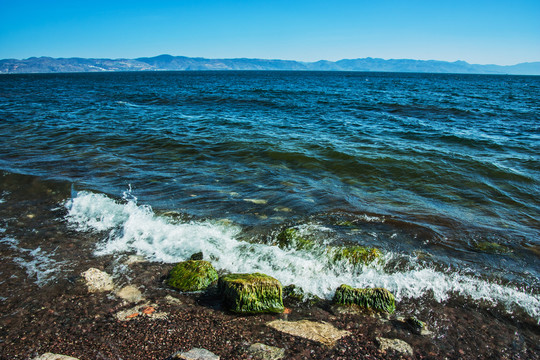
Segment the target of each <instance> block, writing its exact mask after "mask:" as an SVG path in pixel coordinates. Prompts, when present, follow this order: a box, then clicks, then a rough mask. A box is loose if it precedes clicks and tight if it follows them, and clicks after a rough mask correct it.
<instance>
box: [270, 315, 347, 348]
mask: <svg viewBox="0 0 540 360" xmlns="http://www.w3.org/2000/svg"><path fill="white" fill-rule="evenodd" d="M266 325H268V326H270V327H271V328H273V329H276V330H278V331H281V332H284V333H287V334H290V335H294V336H299V337H302V338H305V339H309V340H313V341H317V342H319V343H322V344H324V345H327V346H333V345H334V344H335V343H336V341H338V340H339V339H341V338H342V337H344V336H348V335H350V332H349V331H346V330H338V329H336V328H335V327H334V326H332V325H331V324H328V323H324V322H322V323H321V322H314V321H309V320H300V321H283V320H275V321H272V322H269V323H268V324H266Z"/></svg>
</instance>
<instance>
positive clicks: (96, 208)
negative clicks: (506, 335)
mask: <svg viewBox="0 0 540 360" xmlns="http://www.w3.org/2000/svg"><path fill="white" fill-rule="evenodd" d="M125 195H126V194H125ZM66 207H67V209H68V214H67V220H68V222H69V223H70V224H71V226H73V227H74V228H76V229H77V230H79V231H100V232H104V233H105V237H104V239H103V241H102V242H101V243H99V244H98V246H97V248H96V254H97V255H105V254H123V253H132V252H135V253H137V254H138V255H143V256H145V257H146V258H147V259H149V260H152V261H161V262H166V263H173V262H178V261H183V260H187V259H189V258H190V256H191V255H192V254H194V253H197V252H203V254H204V258H205V259H206V260H209V261H211V262H212V264H213V265H214V266H215V267H216V268H217V269H220V270H224V271H230V272H241V273H243V272H263V273H266V274H268V275H271V276H274V277H275V278H277V279H278V280H280V281H281V283H282V284H283V285H288V284H295V285H297V286H299V287H301V288H302V289H303V290H304V291H306V292H309V293H312V294H315V295H318V296H320V297H324V298H331V297H332V295H333V293H334V291H335V289H336V288H337V287H338V286H339V285H341V284H344V283H345V284H349V285H351V286H354V287H385V288H387V289H389V290H390V291H392V292H393V293H394V295H395V296H396V299H398V300H400V299H404V298H419V297H422V296H424V295H426V294H432V296H433V297H434V299H435V300H437V301H439V302H442V301H446V300H447V299H449V298H450V297H451V296H464V297H468V298H471V299H472V300H474V301H483V302H488V303H491V304H492V305H497V304H502V305H504V306H505V307H506V309H507V310H508V311H513V310H515V309H517V308H521V309H523V310H525V311H526V312H527V313H528V314H529V315H530V316H532V317H533V318H535V320H536V321H540V298H539V296H538V295H537V294H533V293H530V292H529V291H528V290H527V289H520V288H514V287H511V286H507V285H501V284H497V283H494V282H490V281H486V280H483V279H479V278H476V277H473V276H471V275H466V274H462V273H460V272H459V271H455V270H448V271H446V272H444V271H441V270H436V269H434V268H433V267H430V266H428V265H422V264H420V263H419V262H417V261H416V259H415V258H414V257H411V256H408V255H401V254H397V253H387V254H385V256H384V258H383V261H382V262H374V263H372V264H369V265H362V266H354V265H352V264H350V263H348V262H335V261H332V260H330V259H328V258H327V257H323V256H321V254H320V253H316V252H310V251H307V250H292V249H281V248H279V247H277V246H271V245H268V244H260V243H251V242H246V241H242V240H239V239H240V236H239V235H240V234H241V232H242V229H241V228H240V227H239V226H236V225H234V224H231V223H230V222H227V221H178V220H177V219H174V218H170V217H167V216H159V215H157V214H156V213H155V212H154V211H153V210H152V208H151V207H150V206H146V205H138V204H137V203H136V198H134V197H133V196H125V199H124V201H116V200H113V199H111V198H109V197H107V196H105V195H103V194H97V193H92V192H86V191H82V192H79V193H77V194H76V196H75V197H73V198H72V199H71V200H69V201H68V202H67V203H66ZM303 231H306V229H305V228H304V229H303ZM396 258H406V259H407V261H408V263H409V265H408V266H407V268H406V269H405V270H401V271H396V270H395V269H391V267H390V266H385V265H388V264H389V263H390V262H391V261H394V260H396Z"/></svg>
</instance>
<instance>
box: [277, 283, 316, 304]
mask: <svg viewBox="0 0 540 360" xmlns="http://www.w3.org/2000/svg"><path fill="white" fill-rule="evenodd" d="M283 297H284V298H285V299H288V300H289V301H291V300H292V301H294V302H296V303H304V304H307V305H309V306H313V305H315V304H317V303H319V302H321V301H322V299H321V298H320V297H318V296H316V295H313V294H310V293H305V292H304V290H302V288H300V287H298V286H296V285H287V286H285V287H284V288H283Z"/></svg>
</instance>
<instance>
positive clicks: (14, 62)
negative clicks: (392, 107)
mask: <svg viewBox="0 0 540 360" xmlns="http://www.w3.org/2000/svg"><path fill="white" fill-rule="evenodd" d="M235 70H236V71H351V72H397V73H433V74H491V75H540V62H528V63H520V64H516V65H507V66H502V65H478V64H469V63H467V62H465V61H455V62H447V61H438V60H411V59H389V60H385V59H376V58H362V59H343V60H338V61H326V60H320V61H316V62H301V61H295V60H276V59H274V60H267V59H245V58H236V59H206V58H193V57H185V56H171V55H159V56H155V57H142V58H136V59H93V58H51V57H39V58H38V57H31V58H28V59H22V60H18V59H3V60H0V74H36V73H88V72H139V71H235Z"/></svg>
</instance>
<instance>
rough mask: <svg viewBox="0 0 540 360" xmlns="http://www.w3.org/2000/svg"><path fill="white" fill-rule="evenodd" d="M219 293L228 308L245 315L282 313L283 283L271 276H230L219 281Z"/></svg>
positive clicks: (256, 274)
mask: <svg viewBox="0 0 540 360" xmlns="http://www.w3.org/2000/svg"><path fill="white" fill-rule="evenodd" d="M219 291H220V293H221V294H222V295H223V300H224V302H225V305H226V306H227V308H228V309H229V310H231V311H233V312H237V313H244V314H258V313H266V312H270V313H282V312H283V310H284V307H283V298H282V293H283V290H282V287H281V283H280V282H279V281H278V280H277V279H274V278H273V277H271V276H268V275H265V274H260V273H254V274H230V275H226V276H223V277H221V278H220V279H219Z"/></svg>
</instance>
